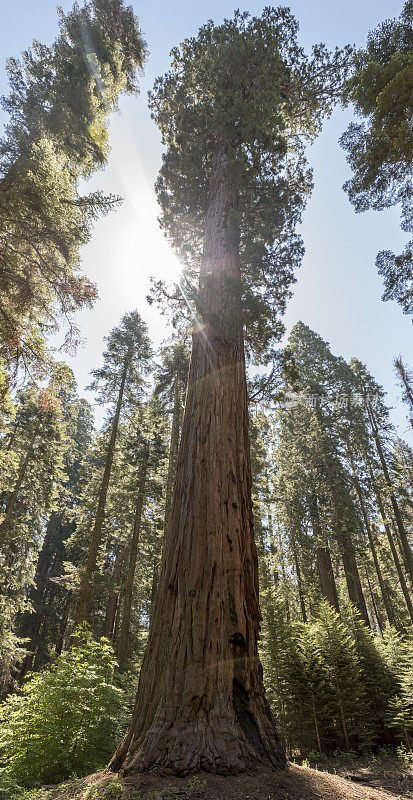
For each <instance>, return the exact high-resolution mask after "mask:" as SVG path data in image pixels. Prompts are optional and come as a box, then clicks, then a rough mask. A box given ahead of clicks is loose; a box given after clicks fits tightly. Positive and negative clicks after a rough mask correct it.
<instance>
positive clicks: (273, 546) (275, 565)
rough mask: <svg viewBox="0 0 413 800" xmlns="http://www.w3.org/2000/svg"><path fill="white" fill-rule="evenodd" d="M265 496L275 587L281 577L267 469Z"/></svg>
mask: <svg viewBox="0 0 413 800" xmlns="http://www.w3.org/2000/svg"><path fill="white" fill-rule="evenodd" d="M265 494H266V498H265V499H266V505H267V515H268V536H269V541H270V553H271V559H272V565H271V566H272V570H271V571H272V576H273V581H274V585H275V586H279V583H280V576H279V574H278V558H277V544H276V541H275V536H274V524H273V518H272V509H271V495H270V482H269V479H268V472H267V469H266V470H265Z"/></svg>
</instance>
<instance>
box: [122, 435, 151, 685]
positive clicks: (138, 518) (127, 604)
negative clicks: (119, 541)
mask: <svg viewBox="0 0 413 800" xmlns="http://www.w3.org/2000/svg"><path fill="white" fill-rule="evenodd" d="M148 459H149V444H147V445H146V447H145V452H144V455H143V458H142V465H141V470H140V478H139V488H138V496H137V500H136V507H135V516H134V521H133V535H132V541H131V546H130V553H129V564H128V571H127V575H126V581H125V599H124V604H123V615H122V623H121V626H120V634H119V645H118V664H119V669H120V670H121V671H122V670H123V668H124V666H125V661H126V656H127V653H128V640H129V628H130V618H131V612H132V598H133V585H134V581H135V571H136V561H137V558H138V546H139V536H140V531H141V523H142V511H143V504H144V502H145V484H146V474H147V471H148Z"/></svg>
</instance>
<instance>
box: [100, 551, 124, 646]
mask: <svg viewBox="0 0 413 800" xmlns="http://www.w3.org/2000/svg"><path fill="white" fill-rule="evenodd" d="M123 556H124V548H123V546H118V547H117V548H116V555H115V563H114V565H113V574H112V588H111V590H110V592H109V598H108V604H107V608H106V617H105V636H106V638H107V639H109V640H110V641H112V636H113V628H114V625H115V618H116V609H117V607H118V601H119V585H120V580H121V577H122V566H123Z"/></svg>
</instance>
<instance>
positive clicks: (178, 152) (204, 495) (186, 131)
mask: <svg viewBox="0 0 413 800" xmlns="http://www.w3.org/2000/svg"><path fill="white" fill-rule="evenodd" d="M297 27H298V26H297V23H296V22H295V20H294V18H293V17H292V16H291V15H290V13H289V11H288V10H287V9H282V8H279V9H272V8H266V9H265V10H264V12H263V14H262V16H261V17H250V16H249V15H248V14H240V13H236V15H235V17H234V19H232V20H225V21H224V23H223V24H222V25H220V26H214V25H213V23H212V22H209V23H207V24H206V25H205V26H203V27H202V28H201V29H200V31H199V34H198V36H197V37H195V38H191V39H188V40H186V41H185V42H184V43H183V44H182V45H181V47H179V48H176V49H175V50H174V51H173V53H172V56H173V61H172V67H171V70H170V72H168V73H167V74H166V75H165V76H164V77H162V78H160V79H158V81H157V82H156V84H155V89H154V91H153V93H152V95H151V108H152V113H153V116H154V118H155V120H156V121H157V123H158V125H159V127H160V129H161V132H162V137H163V142H164V144H165V146H166V154H165V156H164V161H163V166H162V169H161V173H160V177H159V181H158V197H159V200H160V203H161V206H162V210H163V220H162V224H163V227H164V229H165V230H166V232H167V233H168V235H169V237H170V238H171V240H172V242H173V244H174V245H175V246H176V247H177V249H178V251H179V252H180V254H181V256H182V257H183V258H184V259H185V261H186V264H187V283H186V287H187V289H186V295H187V299H188V301H189V302H191V299H192V301H193V303H194V315H195V316H196V319H197V325H196V329H195V331H194V333H193V343H192V355H191V364H190V372H189V383H188V391H187V398H186V404H185V411H184V419H183V425H182V436H181V443H180V449H179V455H178V464H177V475H176V481H175V488H174V496H173V501H172V508H171V515H170V520H169V525H168V530H167V532H166V540H165V545H164V552H163V561H162V567H161V574H160V580H159V587H158V591H157V595H156V599H155V602H154V609H153V614H152V620H151V629H150V634H149V641H148V647H147V651H146V655H145V658H144V661H143V664H142V669H141V674H140V682H139V689H138V696H137V702H136V707H135V711H134V714H133V719H132V722H131V725H130V728H129V731H128V733H127V735H126V737H125V739H124V741H123V743H122V744H121V746H120V747H119V749H118V752H117V753H116V755H115V757H114V759H113V760H112V768H113V769H118V768H120V767H121V766H123V769H124V770H125V771H126V772H129V771H131V770H134V769H145V768H150V767H152V766H153V765H155V764H160V765H162V766H167V767H170V768H172V769H173V770H174V771H175V772H176V773H179V774H185V773H188V772H189V771H192V770H197V769H200V768H201V769H205V770H210V771H220V772H237V771H242V770H244V769H245V768H246V767H247V766H248V765H250V764H252V763H255V762H256V761H257V759H262V758H266V759H268V760H269V761H270V762H271V763H272V764H274V765H281V764H283V763H284V754H283V751H282V748H281V746H280V743H279V741H278V738H277V735H276V732H275V729H274V723H273V719H272V716H271V713H270V710H269V707H268V704H267V702H266V699H265V695H264V687H263V682H262V670H261V666H260V662H259V657H258V650H257V639H258V633H259V623H260V609H259V604H258V576H257V551H256V547H255V543H254V535H253V519H252V504H251V469H250V445H249V433H248V408H247V390H246V377H245V357H244V332H245V335H246V343H247V346H248V349H249V351H250V352H253V353H254V354H255V355H256V356H259V357H260V358H261V360H262V361H265V360H266V358H268V357H269V355H270V354H271V351H272V346H273V343H274V342H275V341H276V339H277V337H278V335H279V332H280V328H281V325H280V322H279V320H278V315H279V313H280V312H282V311H283V309H284V306H285V302H286V298H287V296H288V289H289V285H290V283H291V281H292V280H293V272H294V268H295V267H296V266H298V263H299V261H300V257H301V253H302V247H301V242H300V240H299V238H298V237H297V236H296V235H295V233H294V228H295V225H296V223H297V222H298V220H299V219H300V213H301V209H302V207H303V202H304V197H305V194H306V193H307V192H308V190H309V188H310V184H311V180H310V176H309V174H308V173H307V172H306V168H305V164H304V163H303V155H302V146H303V140H305V138H310V137H311V136H312V135H314V134H315V133H316V132H317V131H318V129H319V126H320V120H321V118H322V115H323V112H326V111H328V108H329V106H330V103H331V99H332V98H333V97H334V95H335V93H336V91H337V89H338V86H339V83H340V77H341V75H340V73H341V69H342V62H343V60H344V59H343V54H341V53H339V52H337V53H336V54H335V55H334V56H333V57H331V56H330V55H329V54H328V53H327V52H326V50H325V49H324V47H323V46H318V47H316V48H314V52H313V55H312V58H307V57H306V56H305V54H304V53H303V51H302V50H301V48H299V46H298V44H297V39H296V35H297ZM188 295H189V296H190V297H189V298H188Z"/></svg>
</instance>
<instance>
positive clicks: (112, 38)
mask: <svg viewBox="0 0 413 800" xmlns="http://www.w3.org/2000/svg"><path fill="white" fill-rule="evenodd" d="M59 26H60V33H59V36H58V37H57V39H56V40H55V42H54V43H53V44H52V45H51V46H50V47H47V46H45V45H42V44H40V43H39V42H34V44H33V46H32V49H30V50H27V51H26V52H25V53H23V56H22V59H21V60H20V61H19V60H17V59H10V61H9V62H8V67H7V68H8V74H9V80H10V87H11V89H10V94H9V96H8V97H7V98H6V99H5V100H4V101H3V105H4V108H5V110H6V111H7V112H8V113H9V123H8V125H7V127H6V132H5V136H4V138H3V139H2V140H1V141H0V187H1V192H0V195H1V199H0V267H1V269H0V274H1V278H0V294H1V298H2V299H1V305H0V338H1V346H0V357H1V358H2V360H3V363H4V367H5V369H6V374H7V375H8V377H9V380H10V379H11V378H12V377H13V375H14V374H15V373H16V371H17V370H19V369H22V370H24V371H27V370H29V371H31V373H33V372H34V373H35V374H38V373H39V372H40V374H42V372H44V371H45V370H46V367H47V363H46V362H47V360H48V348H47V343H46V337H47V335H48V334H49V333H50V332H51V331H56V330H57V328H58V327H59V324H60V323H59V319H60V317H62V316H63V318H65V320H66V321H67V322H68V328H67V336H66V345H67V346H70V345H75V344H76V340H77V336H78V334H77V332H76V329H75V327H74V326H73V321H72V320H71V315H72V312H74V311H75V310H76V309H78V308H79V307H81V306H83V305H85V304H86V305H90V304H91V303H92V302H93V300H94V298H95V297H96V288H95V287H94V286H93V284H91V282H90V281H89V280H88V279H87V278H86V277H85V276H83V275H81V273H80V248H81V247H82V246H83V245H84V244H85V243H86V242H87V241H88V239H89V237H90V234H91V226H92V223H93V221H94V219H95V218H96V217H97V215H98V214H100V213H102V212H103V213H105V212H106V211H108V210H109V209H110V208H111V207H112V206H113V205H114V203H115V202H116V198H114V197H104V196H103V195H102V193H101V192H92V193H90V194H88V195H82V194H81V193H80V192H79V181H80V179H85V178H88V177H89V176H90V175H91V174H92V173H93V172H94V171H95V170H96V169H98V168H100V167H102V166H103V165H104V164H105V162H106V159H107V156H108V152H109V146H108V130H107V125H108V116H109V114H110V113H111V112H113V111H114V110H115V109H116V107H117V101H118V97H119V95H120V94H121V93H123V92H135V91H137V85H136V73H137V70H139V69H141V68H142V64H143V61H144V59H145V55H146V51H145V45H144V42H143V40H142V37H141V33H140V30H139V26H138V22H137V19H136V17H135V16H134V14H133V11H132V9H131V8H130V7H127V6H125V4H124V2H123V0H87V2H85V4H84V5H83V6H82V7H79V6H78V5H77V4H76V5H75V6H74V8H73V10H72V11H71V12H69V13H68V14H67V15H64V14H63V13H60V17H59ZM49 356H50V354H49ZM49 366H50V365H49ZM6 387H7V381H6ZM2 393H3V394H4V392H2Z"/></svg>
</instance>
